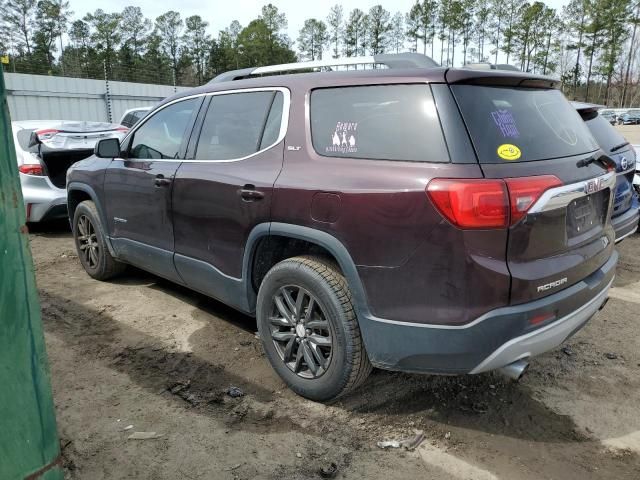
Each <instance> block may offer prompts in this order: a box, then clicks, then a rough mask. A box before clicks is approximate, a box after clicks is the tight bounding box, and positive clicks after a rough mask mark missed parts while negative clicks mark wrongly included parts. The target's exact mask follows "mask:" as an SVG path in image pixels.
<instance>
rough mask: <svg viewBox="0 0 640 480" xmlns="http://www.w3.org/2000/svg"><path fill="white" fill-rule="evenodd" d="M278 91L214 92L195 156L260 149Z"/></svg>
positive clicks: (211, 157) (228, 156)
mask: <svg viewBox="0 0 640 480" xmlns="http://www.w3.org/2000/svg"><path fill="white" fill-rule="evenodd" d="M275 94H276V92H249V93H233V94H228V95H214V96H213V97H212V98H211V103H210V105H209V110H208V111H207V114H206V116H205V118H204V123H203V125H202V132H201V134H200V138H199V140H198V147H197V149H196V159H198V160H231V159H235V158H242V157H246V156H247V155H251V154H252V153H255V152H257V151H258V148H259V146H260V145H261V139H262V134H263V132H264V131H265V122H266V121H267V117H268V116H269V111H270V109H271V105H272V103H273V100H274V96H275ZM279 95H280V96H282V94H281V93H280V94H279ZM280 109H281V111H282V107H280ZM278 133H279V129H278ZM276 137H277V135H276ZM271 143H273V142H271Z"/></svg>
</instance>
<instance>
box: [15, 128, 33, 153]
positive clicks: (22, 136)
mask: <svg viewBox="0 0 640 480" xmlns="http://www.w3.org/2000/svg"><path fill="white" fill-rule="evenodd" d="M33 131H34V129H33V128H23V129H22V130H18V133H16V138H17V139H18V145H20V148H21V149H22V150H24V151H25V152H26V151H28V150H29V140H31V133H32V132H33Z"/></svg>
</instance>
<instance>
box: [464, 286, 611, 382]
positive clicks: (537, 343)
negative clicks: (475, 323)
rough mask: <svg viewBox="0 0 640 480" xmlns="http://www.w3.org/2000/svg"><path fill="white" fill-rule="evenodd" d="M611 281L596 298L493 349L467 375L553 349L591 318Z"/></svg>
mask: <svg viewBox="0 0 640 480" xmlns="http://www.w3.org/2000/svg"><path fill="white" fill-rule="evenodd" d="M612 283H613V280H611V282H609V284H608V285H607V286H606V288H604V289H603V290H602V291H601V292H600V293H598V295H596V296H595V297H594V298H593V299H591V300H590V301H589V303H586V304H585V305H583V306H582V307H580V308H579V309H578V310H576V311H575V312H572V313H570V314H569V315H567V316H565V317H564V318H561V319H560V320H557V321H555V322H553V323H552V324H550V325H547V326H546V327H543V328H540V329H538V330H534V331H533V332H530V333H528V334H526V335H522V336H520V337H516V338H514V339H512V340H510V341H508V342H507V343H505V344H504V345H502V346H501V347H500V348H498V349H497V350H495V351H494V352H493V353H492V354H491V355H489V356H488V357H487V358H486V359H485V360H484V361H482V362H481V363H480V364H479V365H478V366H477V367H476V368H474V369H473V370H472V371H471V373H481V372H488V371H490V370H495V369H497V368H501V367H504V366H505V365H509V364H510V363H513V362H515V361H517V360H522V359H524V358H529V357H533V356H535V355H539V354H541V353H544V352H546V351H548V350H551V349H552V348H555V347H557V346H558V345H560V344H561V343H562V342H564V341H565V340H566V339H567V338H569V337H571V336H572V335H573V334H574V333H575V332H577V331H578V330H579V329H580V328H581V327H582V326H583V325H584V324H585V323H587V322H588V321H589V319H590V318H591V317H593V316H594V315H595V314H596V313H597V312H598V310H600V306H601V305H602V304H603V303H604V302H605V301H606V300H607V298H608V296H609V288H610V287H611V284H612Z"/></svg>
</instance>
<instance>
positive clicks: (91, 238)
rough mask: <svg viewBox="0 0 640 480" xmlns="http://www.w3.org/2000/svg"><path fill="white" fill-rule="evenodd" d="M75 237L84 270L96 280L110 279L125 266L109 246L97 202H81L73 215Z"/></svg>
mask: <svg viewBox="0 0 640 480" xmlns="http://www.w3.org/2000/svg"><path fill="white" fill-rule="evenodd" d="M73 239H74V241H75V244H76V250H77V252H78V258H80V263H81V264H82V266H83V267H84V270H85V271H86V272H87V273H88V274H89V275H90V276H91V277H93V278H95V279H96V280H108V279H110V278H113V277H115V276H116V275H118V274H120V273H121V272H122V271H123V270H124V269H125V268H126V265H125V264H124V263H121V262H118V261H117V260H116V259H115V258H113V256H112V255H111V253H110V252H109V249H108V248H107V243H106V238H105V234H104V229H103V227H102V223H101V222H100V216H99V215H98V210H97V209H96V205H95V203H93V202H92V201H91V200H85V201H84V202H80V204H79V205H78V206H77V207H76V211H75V213H74V215H73Z"/></svg>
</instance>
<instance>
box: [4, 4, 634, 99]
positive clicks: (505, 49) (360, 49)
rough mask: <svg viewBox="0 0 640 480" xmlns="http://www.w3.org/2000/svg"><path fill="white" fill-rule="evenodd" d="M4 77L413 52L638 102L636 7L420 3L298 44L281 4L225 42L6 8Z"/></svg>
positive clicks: (95, 16)
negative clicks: (501, 67) (500, 67)
mask: <svg viewBox="0 0 640 480" xmlns="http://www.w3.org/2000/svg"><path fill="white" fill-rule="evenodd" d="M0 5H1V6H2V7H3V12H4V15H3V18H2V19H1V20H0V52H2V53H3V54H4V55H8V57H9V63H8V64H5V65H4V68H5V70H6V71H12V72H23V73H37V74H50V75H66V76H78V77H86V78H105V77H106V78H109V79H111V80H122V81H133V82H149V83H165V84H174V85H199V84H202V83H205V82H206V81H208V80H209V79H211V78H212V77H214V76H215V75H217V74H218V73H221V72H223V71H226V70H231V69H236V68H244V67H252V66H261V65H269V64H276V63H289V62H294V61H299V60H317V59H321V58H323V56H324V57H326V56H331V57H334V58H337V57H340V56H359V55H367V54H378V53H391V52H405V51H413V52H419V53H424V54H426V55H429V56H431V57H432V58H433V59H434V60H436V61H437V62H439V63H440V64H441V65H444V66H461V65H465V64H468V63H473V62H490V63H507V64H511V65H515V66H516V67H518V68H519V69H521V70H522V71H527V72H532V73H540V74H543V75H553V76H556V77H559V78H560V80H561V83H562V89H563V91H564V92H565V94H567V95H568V96H569V97H570V98H574V99H579V100H585V101H592V102H598V103H604V104H607V105H611V106H621V105H624V106H627V105H631V104H634V105H637V104H638V103H640V91H639V90H640V89H639V81H640V78H639V77H640V51H639V48H638V44H639V43H640V42H639V37H640V32H638V31H637V30H638V24H639V23H640V1H639V0H571V1H570V2H569V3H568V4H567V5H566V6H565V7H564V8H563V9H562V10H561V11H557V10H555V9H553V8H550V7H549V6H548V5H546V4H545V3H543V2H540V1H534V2H528V1H526V0H417V1H416V3H415V4H414V5H413V6H412V7H411V9H410V10H409V11H408V12H394V13H392V12H390V11H388V10H386V9H385V8H384V7H383V6H382V5H376V6H374V7H372V8H370V9H369V10H368V11H363V10H361V9H359V8H355V9H353V10H351V11H349V12H347V11H345V10H344V9H343V7H342V6H341V5H334V6H333V7H331V8H330V9H329V11H328V12H327V16H326V18H310V19H307V20H305V22H304V24H303V25H302V27H301V29H300V30H299V32H298V35H297V38H295V39H291V38H289V36H288V35H287V33H286V31H287V26H288V25H287V17H286V15H285V13H284V12H281V11H279V9H278V8H277V7H276V6H274V5H273V4H268V5H265V6H263V7H262V9H261V11H260V14H259V15H258V16H257V18H256V19H254V20H252V21H251V22H249V24H248V25H246V26H243V25H241V24H240V22H238V21H236V20H234V21H233V22H232V23H231V24H230V25H229V26H228V27H226V28H225V29H223V30H221V31H219V32H218V33H217V35H215V36H214V35H212V34H211V32H210V30H211V29H210V24H209V22H208V21H206V20H205V19H204V18H202V17H201V16H200V15H193V16H190V17H187V18H184V19H183V18H182V16H181V15H180V13H179V12H176V11H168V12H166V13H163V14H162V15H160V16H158V17H157V18H155V20H151V19H149V18H147V17H145V16H144V14H143V12H142V10H141V9H140V8H139V7H135V6H128V7H125V8H124V9H123V10H122V11H121V12H105V11H104V10H102V9H97V10H96V11H95V12H93V13H89V14H87V15H85V16H84V17H82V18H75V19H74V13H73V12H71V11H70V8H69V3H68V1H67V0H0Z"/></svg>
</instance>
